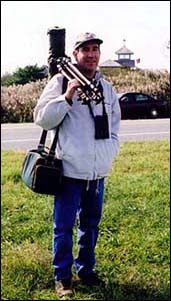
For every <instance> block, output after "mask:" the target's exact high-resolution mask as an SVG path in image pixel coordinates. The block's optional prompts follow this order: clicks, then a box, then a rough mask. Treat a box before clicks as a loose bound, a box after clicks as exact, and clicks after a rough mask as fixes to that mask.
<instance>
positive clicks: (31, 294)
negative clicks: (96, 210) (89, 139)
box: [1, 141, 170, 300]
mask: <svg viewBox="0 0 171 301" xmlns="http://www.w3.org/2000/svg"><path fill="white" fill-rule="evenodd" d="M24 155H25V153H24V152H16V151H2V163H1V166H2V167H1V171H2V178H1V183H2V185H1V186H2V190H1V194H2V206H1V210H2V211H1V212H2V213H1V214H2V219H1V220H2V222H1V224H2V232H1V237H2V246H1V250H2V260H1V275H2V277H1V291H2V296H1V299H3V300H56V299H57V297H56V295H55V293H54V280H53V269H52V266H51V249H52V207H53V197H51V196H48V197H46V196H41V195H38V194H35V193H33V192H31V191H30V190H29V189H28V188H26V187H25V186H24V184H23V183H22V182H21V178H20V172H21V165H22V161H23V158H24ZM169 155H170V145H169V142H168V141H153V142H152V141H151V142H137V143H136V142H132V143H123V144H121V149H120V153H119V155H118V157H117V159H116V161H115V163H114V165H113V168H112V171H111V175H110V177H108V178H107V179H106V186H105V201H104V209H103V217H102V220H101V223H100V235H99V240H98V244H97V247H96V257H97V262H96V270H97V271H98V273H99V275H100V276H101V278H102V279H103V281H104V285H103V286H101V287H99V288H97V287H96V288H91V289H90V288H88V287H84V286H82V285H78V284H77V285H76V283H75V295H74V297H73V298H71V299H70V300H74V299H76V300H170V287H169V284H170V262H169V259H170V254H169V251H170V249H169V246H170V242H169V237H170V223H169V221H170V218H169V212H170V210H169V209H170V208H169V205H170V203H169V199H170V170H169V166H170V164H169V160H170V158H169ZM74 241H76V228H75V229H74ZM74 253H76V246H75V247H74ZM73 273H75V271H74V270H73Z"/></svg>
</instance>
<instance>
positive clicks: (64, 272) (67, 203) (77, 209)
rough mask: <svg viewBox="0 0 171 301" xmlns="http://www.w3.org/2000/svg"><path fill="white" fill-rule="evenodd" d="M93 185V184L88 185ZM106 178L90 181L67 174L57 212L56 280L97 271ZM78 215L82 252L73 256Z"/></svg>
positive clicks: (55, 204)
mask: <svg viewBox="0 0 171 301" xmlns="http://www.w3.org/2000/svg"><path fill="white" fill-rule="evenodd" d="M88 184H89V187H88V186H87V185H88ZM103 192H104V179H100V180H93V181H89V182H88V181H86V180H79V179H71V178H67V177H64V181H63V188H62V191H61V193H59V194H58V195H56V196H55V200H54V212H53V267H54V269H55V279H56V280H60V279H66V278H71V277H72V265H73V264H74V265H75V268H76V272H77V273H78V274H79V275H80V276H81V275H84V274H87V273H89V272H91V271H92V270H93V267H94V265H95V246H96V242H97V237H98V224H99V222H100V219H101V214H102V203H103ZM76 217H78V230H77V236H78V237H77V240H78V255H77V257H76V258H75V260H74V258H73V252H72V249H73V237H72V236H73V235H72V234H73V226H74V224H75V220H76Z"/></svg>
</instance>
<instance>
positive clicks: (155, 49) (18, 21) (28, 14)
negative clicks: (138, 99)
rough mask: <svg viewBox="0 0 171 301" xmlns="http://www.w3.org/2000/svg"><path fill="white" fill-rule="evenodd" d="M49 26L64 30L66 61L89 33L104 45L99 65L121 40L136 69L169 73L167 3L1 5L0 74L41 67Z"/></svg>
mask: <svg viewBox="0 0 171 301" xmlns="http://www.w3.org/2000/svg"><path fill="white" fill-rule="evenodd" d="M52 26H59V27H62V28H65V30H66V41H65V44H66V51H65V52H66V54H67V55H69V56H71V57H72V47H73V44H74V41H75V38H76V36H77V35H78V34H79V33H80V32H93V33H95V34H97V35H98V36H99V37H100V38H101V39H102V40H103V41H104V43H103V44H102V45H101V59H100V63H102V62H103V61H105V60H108V59H117V56H116V54H115V51H117V50H118V49H119V48H120V47H122V45H123V39H126V46H127V48H129V49H130V50H132V51H133V52H134V55H133V56H132V59H135V60H136V59H138V58H140V60H141V62H140V64H138V67H140V68H153V69H165V68H166V69H168V70H169V65H170V63H169V56H168V51H167V50H166V44H167V41H168V40H170V1H40V2H38V1H1V45H2V46H1V74H4V73H5V72H13V71H14V70H16V69H17V68H18V67H25V66H26V65H34V64H38V66H42V65H46V64H47V57H48V47H49V44H48V43H49V41H48V36H47V29H48V28H50V27H52Z"/></svg>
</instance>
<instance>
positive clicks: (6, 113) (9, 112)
mask: <svg viewBox="0 0 171 301" xmlns="http://www.w3.org/2000/svg"><path fill="white" fill-rule="evenodd" d="M46 83H47V80H46V79H44V80H42V81H40V80H38V81H36V82H33V83H27V84H25V85H12V86H10V87H2V89H1V122H2V123H5V122H33V108H34V107H35V105H36V103H37V100H38V99H39V97H40V94H41V93H42V90H43V88H44V87H45V85H46Z"/></svg>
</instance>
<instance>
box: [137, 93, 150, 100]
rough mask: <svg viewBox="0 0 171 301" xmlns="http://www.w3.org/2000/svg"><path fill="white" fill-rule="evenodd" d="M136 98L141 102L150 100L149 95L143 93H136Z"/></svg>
mask: <svg viewBox="0 0 171 301" xmlns="http://www.w3.org/2000/svg"><path fill="white" fill-rule="evenodd" d="M135 99H136V101H137V102H141V101H142V102H143V101H148V100H149V98H148V96H147V95H143V94H137V95H135Z"/></svg>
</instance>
